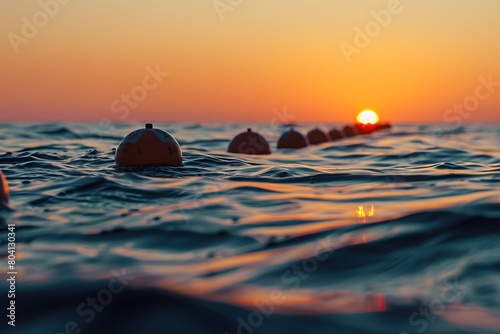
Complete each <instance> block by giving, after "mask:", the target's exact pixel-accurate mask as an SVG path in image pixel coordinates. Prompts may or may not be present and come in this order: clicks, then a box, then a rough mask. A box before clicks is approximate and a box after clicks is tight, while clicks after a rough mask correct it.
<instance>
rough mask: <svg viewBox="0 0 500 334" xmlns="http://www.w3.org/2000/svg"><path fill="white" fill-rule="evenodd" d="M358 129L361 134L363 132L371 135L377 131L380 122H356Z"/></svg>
mask: <svg viewBox="0 0 500 334" xmlns="http://www.w3.org/2000/svg"><path fill="white" fill-rule="evenodd" d="M355 126H356V129H357V130H358V133H359V134H362V135H369V134H371V133H373V132H375V131H377V129H378V128H379V125H378V124H370V123H368V124H362V123H356V125H355Z"/></svg>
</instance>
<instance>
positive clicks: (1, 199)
mask: <svg viewBox="0 0 500 334" xmlns="http://www.w3.org/2000/svg"><path fill="white" fill-rule="evenodd" d="M0 203H2V204H4V205H7V204H9V183H8V182H7V178H6V177H5V175H4V174H3V173H2V172H1V171H0Z"/></svg>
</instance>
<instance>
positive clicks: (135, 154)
mask: <svg viewBox="0 0 500 334" xmlns="http://www.w3.org/2000/svg"><path fill="white" fill-rule="evenodd" d="M390 127H391V125H390V124H388V123H387V124H361V123H357V124H355V125H354V126H349V125H347V126H345V127H344V128H343V129H342V130H337V129H333V130H331V131H329V132H328V133H325V132H323V131H322V130H320V129H317V128H316V129H314V130H312V131H310V132H309V133H308V134H307V136H306V137H304V136H303V135H302V134H301V133H300V132H298V131H296V130H295V129H293V128H291V129H290V130H288V131H287V132H285V133H284V134H283V135H281V137H280V138H279V139H278V143H277V147H278V149H300V148H304V147H307V146H308V145H316V144H321V143H325V142H328V141H334V140H339V139H342V138H349V137H354V136H357V135H359V134H370V133H372V132H374V131H378V130H384V129H389V128H390ZM227 151H228V152H229V153H239V154H253V155H261V154H271V148H270V146H269V143H268V141H267V140H266V139H265V138H264V137H263V136H261V135H260V134H258V133H256V132H253V131H252V129H251V128H249V129H247V131H246V132H242V133H240V134H238V135H237V136H236V137H234V138H233V140H232V141H231V142H230V143H229V146H228V148H227ZM115 162H116V164H117V165H125V166H150V165H160V166H181V165H182V149H181V146H180V145H179V143H178V142H177V140H175V138H174V137H173V136H172V135H171V134H170V133H168V132H166V131H164V130H160V129H155V128H153V124H150V123H148V124H146V126H145V128H144V129H139V130H135V131H133V132H131V133H130V134H128V135H127V136H126V137H125V138H124V139H123V140H122V141H121V142H120V144H119V145H118V148H117V150H116V155H115Z"/></svg>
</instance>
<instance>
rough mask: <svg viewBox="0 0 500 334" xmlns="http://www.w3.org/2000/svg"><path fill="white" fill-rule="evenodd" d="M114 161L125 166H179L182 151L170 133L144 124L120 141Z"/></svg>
mask: <svg viewBox="0 0 500 334" xmlns="http://www.w3.org/2000/svg"><path fill="white" fill-rule="evenodd" d="M115 161H116V164H117V165H127V166H148V165H161V166H180V165H182V150H181V147H180V145H179V143H178V142H177V140H175V138H174V137H172V135H171V134H170V133H168V132H166V131H163V130H160V129H153V124H146V127H145V128H144V129H139V130H135V131H134V132H131V133H130V134H128V135H127V136H126V137H125V138H124V139H123V140H122V141H121V143H120V145H119V146H118V149H117V150H116V156H115Z"/></svg>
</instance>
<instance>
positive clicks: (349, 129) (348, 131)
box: [343, 125, 359, 137]
mask: <svg viewBox="0 0 500 334" xmlns="http://www.w3.org/2000/svg"><path fill="white" fill-rule="evenodd" d="M343 132H344V137H354V136H356V135H358V134H359V132H358V129H356V127H354V126H349V125H346V126H344V129H343Z"/></svg>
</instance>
